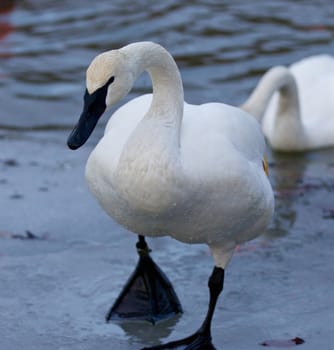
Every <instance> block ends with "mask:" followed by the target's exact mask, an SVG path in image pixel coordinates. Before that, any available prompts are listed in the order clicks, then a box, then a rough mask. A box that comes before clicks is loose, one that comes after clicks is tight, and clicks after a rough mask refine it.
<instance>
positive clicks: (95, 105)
mask: <svg viewBox="0 0 334 350" xmlns="http://www.w3.org/2000/svg"><path fill="white" fill-rule="evenodd" d="M107 90H108V85H107V84H106V85H104V86H102V87H101V88H99V89H97V90H96V91H95V92H94V93H92V94H89V92H88V91H87V89H86V92H85V96H84V108H83V111H82V113H81V116H80V118H79V121H78V123H77V125H76V126H75V127H74V129H73V130H72V132H71V134H70V136H69V137H68V140H67V145H68V147H69V148H70V149H73V150H75V149H77V148H79V147H81V146H82V145H83V144H84V143H85V142H86V141H87V140H88V138H89V136H90V135H91V133H92V132H93V130H94V128H95V126H96V124H97V122H98V120H99V119H100V117H101V115H102V114H103V113H104V111H105V110H106V102H105V101H106V96H107Z"/></svg>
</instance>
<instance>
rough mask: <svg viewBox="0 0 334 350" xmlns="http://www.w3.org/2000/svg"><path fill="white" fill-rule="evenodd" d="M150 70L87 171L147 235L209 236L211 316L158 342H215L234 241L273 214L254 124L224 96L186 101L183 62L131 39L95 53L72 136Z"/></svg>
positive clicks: (124, 217) (100, 192)
mask: <svg viewBox="0 0 334 350" xmlns="http://www.w3.org/2000/svg"><path fill="white" fill-rule="evenodd" d="M143 71H147V72H148V73H149V75H150V77H151V80H152V84H153V95H144V96H140V97H138V98H136V99H133V100H131V101H130V102H128V103H127V104H125V105H124V106H123V107H121V108H120V109H119V110H118V111H116V112H115V113H114V115H113V116H112V118H111V119H110V121H109V123H108V125H107V128H106V131H105V134H104V136H103V137H102V139H101V140H100V142H99V143H98V144H97V146H96V147H95V149H94V150H93V152H92V153H91V155H90V157H89V159H88V162H87V166H86V178H87V181H88V184H89V188H90V190H91V191H92V193H93V194H94V195H95V196H96V198H97V199H98V201H99V202H100V204H101V206H102V207H103V208H104V210H105V211H106V212H107V213H108V214H109V215H110V216H111V217H113V218H114V219H115V220H116V221H117V222H119V223H120V224H121V225H123V226H125V227H126V228H128V229H129V230H131V231H133V232H135V233H137V234H140V235H143V236H146V235H148V236H160V235H169V236H171V237H174V238H176V239H177V240H179V241H182V242H186V243H206V244H207V245H208V246H209V247H210V249H211V252H212V254H213V258H214V262H215V267H214V269H213V272H212V275H211V277H210V279H209V289H210V303H209V308H208V313H207V316H206V318H205V320H204V322H203V324H202V326H201V327H200V328H199V330H198V331H197V332H195V333H194V334H193V335H192V336H190V337H187V338H185V339H182V340H180V341H177V342H173V343H169V344H167V345H163V346H158V347H154V348H152V349H163V348H169V349H170V348H173V347H177V346H179V345H180V344H192V345H191V346H192V349H203V348H205V349H213V348H214V347H213V345H212V343H211V332H210V325H211V319H212V316H213V312H214V309H215V305H216V301H217V298H218V296H219V294H220V292H221V290H222V288H223V281H224V270H225V267H226V265H227V264H228V262H229V260H230V258H231V256H232V254H233V251H234V248H235V246H236V245H237V244H239V243H242V242H244V241H247V240H250V239H252V238H255V237H256V236H258V235H259V234H261V233H262V232H263V230H264V229H265V227H266V225H267V223H268V221H269V220H270V218H271V216H272V213H273V193H272V189H271V186H270V183H269V181H268V178H267V175H266V172H265V169H266V167H265V166H264V158H263V157H264V152H265V142H264V137H263V135H262V132H261V128H260V126H259V124H258V122H257V121H256V120H255V119H254V118H253V117H252V116H250V115H249V114H247V113H245V112H244V111H242V110H241V109H238V108H235V107H232V106H228V105H225V104H220V103H208V104H203V105H199V106H195V105H189V104H185V103H184V100H183V87H182V81H181V77H180V74H179V71H178V68H177V66H176V64H175V61H174V60H173V58H172V56H171V55H170V54H169V53H168V52H167V51H166V50H165V49H164V48H162V47H161V46H160V45H157V44H154V43H151V42H141V43H134V44H130V45H128V46H125V47H123V48H121V49H119V50H112V51H108V52H105V53H102V54H101V55H99V56H97V57H96V58H95V59H94V60H93V61H92V63H91V64H90V66H89V68H88V70H87V90H86V93H85V98H84V110H83V113H82V115H81V117H80V119H79V122H78V124H77V125H76V127H75V128H74V130H73V132H72V133H71V135H70V136H69V139H68V145H69V147H70V148H72V149H76V148H78V147H80V146H81V145H82V144H83V143H84V142H85V141H86V140H87V139H88V137H89V135H90V134H91V132H92V131H93V129H94V127H95V125H96V123H97V121H98V119H99V118H100V116H101V115H102V114H103V112H104V111H105V109H106V108H107V107H108V106H111V105H113V104H114V103H116V102H117V101H118V100H120V99H121V98H122V97H124V96H125V95H126V94H127V93H128V92H129V91H130V89H131V88H132V86H133V83H134V81H135V80H136V79H137V77H138V76H139V75H140V74H141V73H142V72H143Z"/></svg>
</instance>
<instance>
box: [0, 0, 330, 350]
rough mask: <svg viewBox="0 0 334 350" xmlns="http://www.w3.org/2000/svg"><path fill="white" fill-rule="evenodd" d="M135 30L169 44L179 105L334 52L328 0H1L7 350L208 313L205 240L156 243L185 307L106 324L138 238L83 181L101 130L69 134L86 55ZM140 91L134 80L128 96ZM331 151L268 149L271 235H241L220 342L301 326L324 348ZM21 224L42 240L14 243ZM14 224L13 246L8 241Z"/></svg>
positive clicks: (179, 331)
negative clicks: (180, 87) (82, 137)
mask: <svg viewBox="0 0 334 350" xmlns="http://www.w3.org/2000/svg"><path fill="white" fill-rule="evenodd" d="M141 40H153V41H156V42H159V43H160V44H162V45H163V46H165V47H166V48H167V49H168V50H169V51H170V52H171V53H172V54H173V56H174V57H175V59H176V61H177V64H178V66H179V68H180V70H181V74H182V77H183V82H184V87H185V96H186V100H187V101H188V102H192V103H202V102H206V101H221V102H227V103H231V104H235V105H238V104H240V103H242V102H243V101H244V100H245V99H246V97H247V96H248V94H249V92H250V91H251V89H252V88H253V87H254V86H255V84H256V82H257V80H258V79H259V77H260V76H261V74H262V73H263V72H264V71H266V70H267V69H268V68H270V67H271V66H273V65H277V64H290V63H292V62H294V61H296V60H299V59H301V58H303V57H306V56H309V55H312V54H317V53H333V52H334V6H333V0H313V1H311V0H298V1H297V0H290V1H288V0H262V1H261V0H253V1H251V0H247V1H246V0H245V1H244V0H225V1H218V0H207V1H196V0H193V1H191V4H190V1H179V0H178V1H176V0H165V1H159V2H158V1H148V0H146V1H145V0H141V1H140V0H137V1H135V0H131V1H120V0H99V1H96V2H95V1H92V0H80V1H79V0H78V1H73V0H17V1H14V0H0V106H1V108H0V141H1V147H0V170H1V171H0V190H1V196H0V207H1V210H0V222H1V227H0V238H1V245H0V258H1V281H0V282H1V283H0V285H1V288H0V309H1V319H0V335H1V336H0V338H1V344H5V345H4V346H5V348H8V349H22V348H27V349H28V350H29V349H33V350H36V349H43V350H44V349H55V350H56V349H57V350H59V349H71V350H75V349H80V350H85V349H87V350H88V349H89V350H91V349H106V348H116V347H117V348H118V345H119V344H120V346H119V348H120V349H124V350H129V349H138V348H139V345H140V346H144V345H148V344H152V345H153V344H156V343H158V342H159V341H162V340H163V338H165V337H168V336H169V335H170V334H171V333H172V337H173V339H176V338H180V337H181V336H184V335H185V334H184V332H188V333H189V334H190V332H191V331H193V330H194V329H195V327H197V326H198V322H199V320H200V319H201V318H202V317H203V312H204V308H205V307H206V304H207V290H206V285H205V283H203V281H204V280H206V278H207V275H208V271H209V270H208V266H210V268H211V264H212V260H211V257H210V256H209V255H208V251H207V248H206V247H205V248H202V247H191V249H188V246H186V247H185V246H183V245H181V244H179V243H177V242H175V241H173V240H170V239H166V240H162V241H160V240H159V239H158V240H152V248H153V251H154V254H155V257H157V260H158V261H159V263H161V265H162V267H163V268H164V269H165V270H166V272H167V274H168V275H169V277H170V278H171V279H172V280H173V281H175V286H176V287H177V288H178V292H179V294H180V296H181V299H182V302H183V303H184V309H185V314H184V315H183V316H182V318H181V320H180V321H178V322H179V324H178V325H177V327H176V326H175V323H176V321H175V320H173V322H174V323H170V324H162V325H161V326H160V325H159V326H158V327H156V328H152V327H148V326H147V325H140V326H139V325H137V324H136V325H135V326H133V325H132V326H130V325H121V328H120V327H118V326H116V325H114V324H108V325H106V324H105V323H104V319H103V317H104V313H105V312H106V310H107V308H108V307H109V306H110V304H111V302H112V301H113V300H114V299H115V297H116V296H117V293H118V292H119V290H120V288H121V286H122V285H123V284H124V281H125V279H126V276H125V275H126V274H128V273H129V271H130V270H131V268H132V263H134V261H135V260H134V259H135V256H134V254H135V253H134V238H133V236H132V235H125V234H124V232H123V231H122V230H121V229H120V228H118V227H117V226H116V225H115V224H113V223H112V221H111V220H110V219H109V218H107V217H106V215H104V214H103V213H102V211H101V210H100V208H99V207H98V206H97V205H96V203H95V201H94V200H93V199H92V198H91V196H90V195H89V193H88V191H87V190H86V188H85V187H84V180H83V172H84V170H83V167H84V164H85V161H86V159H87V153H89V152H90V149H91V147H92V144H93V143H94V142H95V141H96V140H94V139H93V140H92V141H91V144H90V145H87V147H86V146H85V147H83V148H82V149H81V150H80V151H78V152H75V153H74V152H70V151H69V150H68V149H67V148H66V145H65V142H66V138H67V135H68V132H69V130H70V129H71V128H72V126H73V124H74V123H75V122H76V121H77V118H78V115H79V113H80V112H81V108H82V97H83V91H84V89H85V86H84V84H85V70H86V67H87V66H88V64H89V62H90V61H91V59H92V58H93V57H94V56H95V55H96V54H98V53H100V52H101V51H104V50H109V49H112V48H118V47H120V46H123V45H125V44H127V43H130V42H133V41H141ZM150 89H151V84H150V81H149V79H148V78H147V77H146V76H143V77H142V78H140V79H139V81H138V82H137V84H136V86H135V89H134V90H133V91H132V92H131V94H130V96H129V98H130V97H133V96H134V95H136V94H138V93H143V92H146V91H150ZM106 119H107V118H104V121H106ZM102 124H103V123H102ZM101 127H102V125H100V130H97V131H96V132H95V134H94V135H95V136H93V138H94V137H95V138H98V135H100V134H101V132H102V130H101ZM31 130H33V132H30V131H31ZM35 131H37V132H35ZM46 140H47V141H48V142H47V143H45V142H44V141H46ZM44 146H45V147H44ZM333 157H334V150H333V149H329V150H323V151H318V152H309V153H305V154H298V155H295V154H294V155H290V154H288V155H284V154H277V153H269V161H270V179H271V182H272V184H273V188H274V191H275V195H276V212H275V216H274V219H273V222H272V224H271V226H270V228H269V230H268V231H267V236H270V239H268V240H266V238H265V239H264V240H260V241H255V242H250V244H249V245H245V246H244V247H241V248H240V250H237V251H236V254H235V257H234V258H233V259H232V262H231V265H230V267H229V270H228V278H227V281H226V287H224V299H223V300H224V301H223V302H221V304H220V305H218V310H217V312H216V315H215V322H214V327H215V328H214V330H213V331H214V339H215V343H216V344H217V347H218V348H224V349H239V350H244V349H247V350H254V349H255V350H256V349H259V343H260V342H263V341H264V340H266V339H267V338H269V340H270V339H271V338H273V339H274V341H275V339H276V340H277V339H278V340H280V339H281V338H283V340H284V339H289V338H294V337H296V336H301V337H303V338H305V341H306V343H305V345H303V349H305V350H314V349H316V348H321V349H331V348H332V347H331V346H330V345H328V344H332V343H333V342H334V337H333V331H332V324H333V322H334V321H333V312H332V310H333V300H334V299H333V292H331V291H332V290H333V285H332V280H333V278H332V277H333V276H332V275H333V273H332V266H333V254H332V253H333V252H332V247H333V234H332V231H333V228H332V227H333V219H334V208H333V192H334V162H333V159H334V158H333ZM36 213H38V215H37V214H36ZM26 229H28V230H30V231H31V232H33V233H37V236H41V237H42V239H41V240H36V242H35V243H34V244H33V243H31V242H29V240H24V237H23V238H22V234H21V233H22V232H25V230H26ZM11 233H14V234H11ZM15 233H16V234H18V235H16V237H21V238H22V241H20V240H14V239H13V240H10V239H7V238H8V237H12V238H14V237H15ZM44 233H45V235H44ZM43 237H45V240H44V238H43ZM273 237H280V238H281V239H279V240H273V239H271V238H273ZM267 238H268V237H267ZM30 243H31V244H30ZM131 249H133V251H132V250H131ZM131 254H132V255H131ZM171 260H172V263H170V262H171ZM199 262H200V263H199ZM194 263H196V264H198V265H197V266H196V268H195V269H194ZM194 305H195V306H196V307H194ZM221 305H223V306H221ZM222 309H223V310H222ZM18 330H19V332H18ZM170 340H172V339H170ZM6 344H8V345H6ZM115 344H116V345H115ZM322 344H323V345H322ZM327 345H328V346H327Z"/></svg>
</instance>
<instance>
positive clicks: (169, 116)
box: [121, 42, 184, 132]
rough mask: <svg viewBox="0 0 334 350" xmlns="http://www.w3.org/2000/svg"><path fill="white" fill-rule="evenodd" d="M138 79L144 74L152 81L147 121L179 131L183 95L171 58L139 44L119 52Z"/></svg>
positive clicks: (148, 44) (156, 48)
mask: <svg viewBox="0 0 334 350" xmlns="http://www.w3.org/2000/svg"><path fill="white" fill-rule="evenodd" d="M121 51H122V53H123V54H124V55H125V56H126V57H127V59H128V60H129V62H130V66H131V67H133V70H134V71H133V73H134V75H135V78H137V77H138V76H139V75H140V74H142V73H143V72H144V71H147V72H148V73H149V75H150V77H151V80H152V87H153V100H152V104H151V106H150V109H149V111H148V113H147V114H146V116H145V117H146V118H155V119H156V118H158V119H161V120H162V121H163V124H164V125H166V126H170V127H172V128H173V129H175V130H176V131H178V132H179V131H180V125H181V121H182V116H183V105H184V95H183V86H182V80H181V76H180V72H179V70H178V67H177V65H176V63H175V61H174V59H173V57H172V56H171V55H170V54H169V53H168V51H166V50H165V49H164V48H163V47H162V46H160V45H158V44H155V43H152V42H140V43H134V44H130V45H127V46H125V47H123V48H122V49H121Z"/></svg>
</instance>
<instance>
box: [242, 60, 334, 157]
mask: <svg viewBox="0 0 334 350" xmlns="http://www.w3.org/2000/svg"><path fill="white" fill-rule="evenodd" d="M277 91H278V92H277ZM333 96H334V58H333V57H332V56H329V55H318V56H312V57H309V58H305V59H303V60H301V61H299V62H296V63H294V64H292V65H291V66H290V67H289V68H285V67H282V66H277V67H274V68H271V69H269V70H268V72H266V73H265V74H264V76H263V77H262V78H261V80H260V81H259V83H258V85H257V86H256V88H255V89H254V91H253V92H252V94H251V95H250V97H249V99H248V100H247V101H246V102H245V103H244V104H243V105H242V106H241V108H243V109H244V110H246V111H248V112H249V113H251V114H253V115H254V116H255V117H256V118H257V119H258V120H260V121H262V128H263V132H264V134H265V136H266V138H267V140H268V142H269V144H270V145H271V147H272V148H273V149H276V150H279V151H304V150H311V149H317V148H321V147H329V146H333V145H334V98H333Z"/></svg>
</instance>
